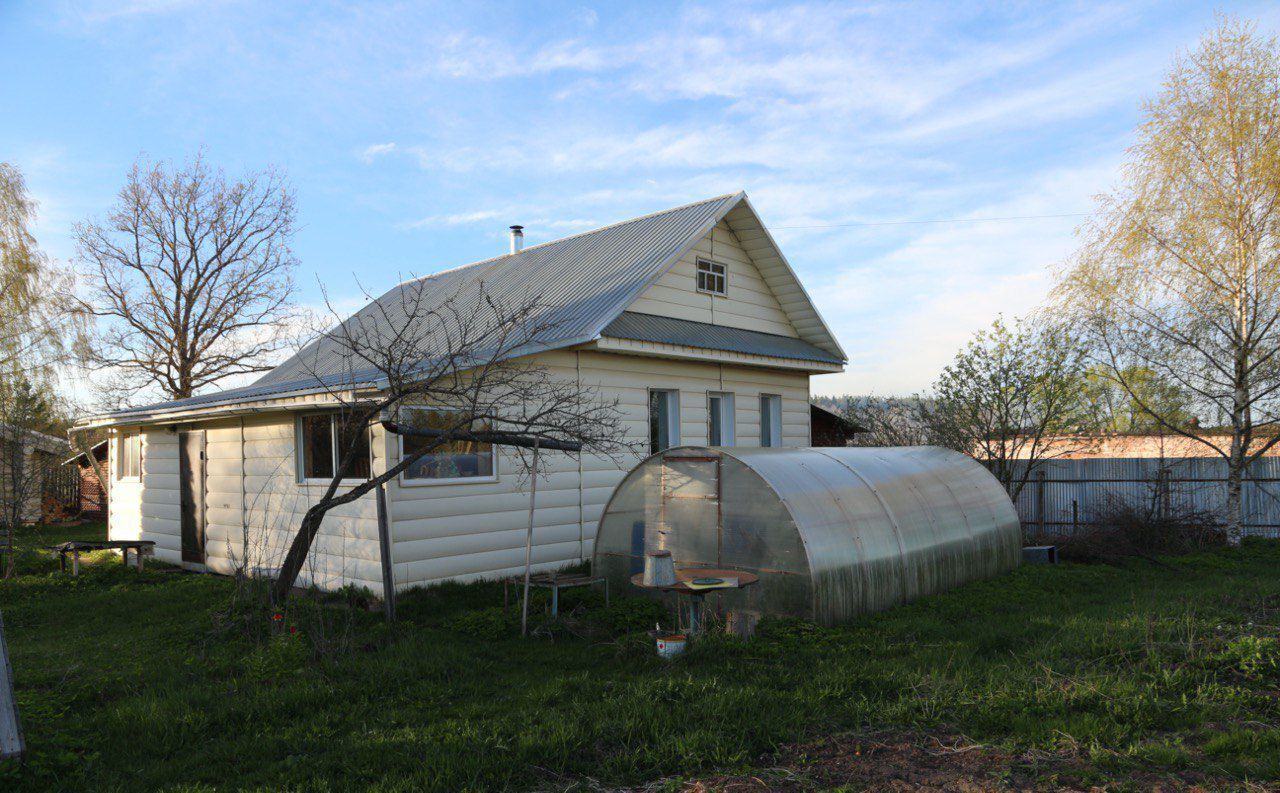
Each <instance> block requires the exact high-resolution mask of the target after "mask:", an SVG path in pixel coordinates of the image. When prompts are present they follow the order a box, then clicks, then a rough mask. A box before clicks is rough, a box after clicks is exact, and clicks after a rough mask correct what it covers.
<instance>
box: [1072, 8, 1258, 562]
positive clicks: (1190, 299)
mask: <svg viewBox="0 0 1280 793" xmlns="http://www.w3.org/2000/svg"><path fill="white" fill-rule="evenodd" d="M1130 154H1131V160H1130V162H1129V163H1128V165H1127V166H1126V168H1125V171H1124V180H1123V183H1122V186H1121V187H1120V188H1119V189H1118V190H1117V191H1116V192H1114V193H1112V194H1110V195H1108V196H1104V197H1103V198H1102V199H1100V201H1101V206H1100V209H1099V212H1098V214H1097V216H1096V219H1095V220H1094V221H1093V222H1092V223H1090V224H1089V225H1088V226H1086V227H1085V229H1084V230H1083V235H1084V245H1083V247H1082V249H1081V250H1080V252H1079V254H1078V256H1077V257H1076V259H1075V260H1074V261H1073V262H1072V264H1071V266H1070V268H1069V269H1068V271H1067V272H1066V273H1065V277H1064V279H1063V281H1062V283H1061V285H1060V287H1059V290H1058V297H1059V298H1060V299H1061V301H1062V304H1063V305H1064V306H1065V307H1066V308H1067V309H1068V310H1069V311H1071V312H1072V313H1073V314H1074V315H1075V316H1076V317H1077V318H1078V319H1079V321H1080V324H1081V326H1082V327H1083V328H1085V329H1087V330H1088V331H1089V332H1090V334H1091V335H1092V338H1093V344H1094V346H1095V347H1096V349H1097V353H1096V357H1097V359H1098V362H1099V363H1100V364H1101V366H1102V367H1104V368H1105V369H1106V370H1107V371H1108V373H1109V374H1110V376H1111V377H1112V378H1113V379H1114V381H1115V382H1116V383H1118V384H1119V385H1120V386H1121V387H1122V388H1123V389H1124V390H1125V392H1126V393H1127V394H1128V395H1129V396H1130V397H1131V398H1132V399H1133V400H1134V401H1135V402H1136V403H1138V404H1139V405H1140V406H1141V408H1142V410H1143V412H1144V413H1146V414H1147V415H1150V416H1152V417H1153V418H1154V419H1155V421H1156V422H1157V423H1158V424H1159V425H1160V426H1161V427H1163V428H1164V429H1166V430H1167V431H1169V432H1171V433H1173V434H1177V435H1181V436H1184V437H1186V438H1189V439H1192V440H1194V441H1196V442H1198V443H1200V444H1203V445H1204V446H1205V447H1207V448H1208V449H1210V450H1212V452H1214V453H1216V454H1217V455H1220V456H1221V457H1222V458H1223V459H1225V460H1226V461H1227V513H1228V514H1227V515H1226V521H1227V529H1228V537H1229V539H1230V540H1231V541H1232V542H1233V543H1236V542H1239V540H1240V537H1241V534H1242V520H1243V516H1242V514H1241V509H1242V503H1241V489H1242V482H1243V479H1244V476H1245V474H1246V471H1247V469H1248V466H1249V464H1250V463H1251V462H1252V461H1254V460H1256V459H1257V458H1258V457H1260V456H1261V455H1263V454H1266V453H1267V451H1268V450H1270V449H1271V448H1272V447H1273V446H1275V444H1276V443H1277V442H1280V433H1278V432H1277V430H1278V429H1280V428H1278V427H1277V420H1280V356H1278V353H1280V48H1278V47H1277V41H1276V39H1275V38H1264V37H1260V36H1258V35H1257V34H1256V33H1255V31H1254V29H1253V26H1252V25H1249V24H1245V23H1240V22H1236V21H1232V20H1229V19H1227V20H1223V21H1222V22H1221V23H1220V25H1219V27H1218V28H1217V29H1216V30H1215V31H1213V32H1212V33H1210V34H1209V35H1207V36H1206V37H1205V38H1204V40H1203V41H1202V42H1201V44H1200V46H1199V48H1198V49H1197V50H1195V51H1194V52H1191V53H1189V54H1187V55H1185V56H1182V57H1179V58H1178V59H1177V60H1176V61H1175V63H1174V65H1173V68H1172V69H1171V71H1170V73H1169V76H1168V77H1167V78H1166V80H1165V85H1164V90H1163V91H1162V92H1161V93H1160V94H1159V95H1158V96H1157V97H1156V98H1155V99H1154V100H1153V101H1151V102H1149V103H1147V105H1146V107H1145V119H1144V121H1143V123H1142V125H1141V127H1140V128H1139V130H1138V143H1137V145H1135V146H1134V147H1133V148H1132V149H1131V150H1130ZM1147 372H1153V373H1155V375H1156V376H1157V377H1158V378H1159V379H1161V380H1163V381H1165V382H1168V383H1170V384H1172V385H1174V386H1175V387H1176V388H1177V389H1178V390H1179V391H1181V392H1182V393H1184V394H1187V395H1189V397H1190V399H1191V405H1190V406H1187V405H1179V406H1177V409H1176V410H1172V411H1171V410H1169V409H1168V408H1167V407H1166V406H1162V405H1161V404H1158V402H1157V401H1156V400H1152V399H1150V398H1149V397H1148V396H1147V395H1145V394H1144V393H1143V390H1142V388H1141V385H1142V384H1141V382H1140V380H1139V379H1138V378H1137V377H1135V373H1137V374H1139V375H1142V376H1145V374H1144V373H1147ZM1188 407H1189V408H1190V411H1189V410H1188ZM1188 412H1192V413H1195V414H1198V415H1199V416H1200V417H1201V419H1202V420H1201V421H1200V422H1188V421H1187V420H1186V414H1187V413H1188ZM1214 424H1219V428H1218V429H1216V430H1215V429H1214V428H1213V425H1214ZM1222 424H1225V428H1222V427H1221V425H1222Z"/></svg>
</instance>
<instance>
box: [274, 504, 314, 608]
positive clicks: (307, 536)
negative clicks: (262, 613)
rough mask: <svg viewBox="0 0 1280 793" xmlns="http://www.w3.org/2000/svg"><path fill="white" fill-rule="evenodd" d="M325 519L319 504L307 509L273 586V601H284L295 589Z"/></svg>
mask: <svg viewBox="0 0 1280 793" xmlns="http://www.w3.org/2000/svg"><path fill="white" fill-rule="evenodd" d="M323 520H324V512H321V511H320V510H319V508H318V505H317V506H315V507H312V508H311V509H309V510H307V514H306V515H303V516H302V525H301V526H299V527H298V534H297V536H296V537H294V538H293V543H292V544H290V545H289V553H288V554H287V555H286V556H285V557H284V564H282V565H281V566H280V573H279V575H278V576H277V577H276V580H275V583H274V584H272V586H271V601H272V602H273V603H283V602H284V601H285V598H287V597H289V590H291V589H293V582H294V581H297V580H298V573H300V572H302V565H304V564H305V563H306V561H307V554H308V553H310V552H311V543H312V542H313V541H314V540H315V538H316V535H317V534H319V533H320V523H321V522H322V521H323Z"/></svg>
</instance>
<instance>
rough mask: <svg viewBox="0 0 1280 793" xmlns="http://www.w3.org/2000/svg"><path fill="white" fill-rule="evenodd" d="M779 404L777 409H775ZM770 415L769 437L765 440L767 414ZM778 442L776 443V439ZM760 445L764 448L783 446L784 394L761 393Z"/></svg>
mask: <svg viewBox="0 0 1280 793" xmlns="http://www.w3.org/2000/svg"><path fill="white" fill-rule="evenodd" d="M773 405H777V410H774V409H773ZM766 414H767V415H768V417H769V437H768V441H769V442H768V443H766V442H765V440H766V439H765V415H766ZM775 438H776V439H777V441H778V442H777V443H774V442H773V441H774V439H775ZM760 447H761V448H764V449H780V448H782V395H781V394H765V393H761V394H760Z"/></svg>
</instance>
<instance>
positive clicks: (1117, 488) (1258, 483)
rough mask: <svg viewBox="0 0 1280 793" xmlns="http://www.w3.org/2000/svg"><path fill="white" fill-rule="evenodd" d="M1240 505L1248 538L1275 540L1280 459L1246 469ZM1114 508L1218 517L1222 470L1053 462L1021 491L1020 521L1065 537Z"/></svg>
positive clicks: (1185, 463) (1178, 461) (1136, 462)
mask: <svg viewBox="0 0 1280 793" xmlns="http://www.w3.org/2000/svg"><path fill="white" fill-rule="evenodd" d="M1242 498H1243V502H1244V530H1245V534H1248V535H1254V536H1259V537H1280V457H1264V458H1262V459H1260V460H1257V461H1256V462H1254V463H1253V465H1251V466H1250V468H1249V476H1248V478H1247V479H1245V482H1244V489H1243V493H1242ZM1116 500H1121V501H1124V502H1127V503H1130V504H1135V505H1136V504H1149V505H1152V506H1153V507H1154V506H1157V505H1161V506H1162V508H1163V509H1165V510H1168V511H1171V512H1173V513H1175V514H1176V512H1177V511H1180V510H1183V509H1195V510H1202V511H1213V512H1217V513H1219V514H1223V513H1224V512H1225V507H1226V502H1227V463H1226V461H1225V460H1221V459H1210V458H1196V457H1186V458H1164V459H1160V458H1141V457H1127V458H1114V459H1093V460H1052V461H1050V462H1047V463H1045V464H1044V465H1043V466H1042V467H1041V468H1040V470H1039V471H1037V472H1036V473H1034V474H1032V475H1031V479H1030V480H1029V481H1028V482H1027V486H1026V487H1025V488H1023V490H1022V493H1021V494H1020V495H1019V497H1018V502H1017V507H1018V517H1019V518H1020V519H1021V520H1022V527H1023V529H1024V530H1025V531H1028V532H1033V533H1034V532H1040V533H1046V532H1047V533H1051V534H1052V533H1070V532H1071V531H1072V530H1073V528H1074V527H1075V526H1076V525H1078V524H1084V523H1088V522H1089V521H1090V519H1091V517H1092V515H1093V514H1094V513H1095V512H1096V510H1098V509H1100V508H1102V507H1103V506H1104V505H1106V504H1109V503H1113V502H1114V501H1116Z"/></svg>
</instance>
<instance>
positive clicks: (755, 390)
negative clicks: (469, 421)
mask: <svg viewBox="0 0 1280 793" xmlns="http://www.w3.org/2000/svg"><path fill="white" fill-rule="evenodd" d="M538 360H539V362H540V363H541V364H542V365H543V366H546V367H547V368H548V369H550V370H551V371H553V372H556V373H558V374H560V375H561V376H563V377H565V378H567V379H573V380H576V381H577V382H579V383H581V384H582V385H583V386H584V387H595V388H598V389H600V392H601V393H602V394H604V395H606V397H609V398H612V397H613V396H617V398H618V399H619V402H620V409H621V410H622V412H623V417H624V421H625V426H626V430H627V433H628V437H629V439H630V440H632V441H634V442H636V443H638V444H640V445H641V447H642V454H640V455H626V456H624V457H622V458H620V459H619V460H617V461H615V460H611V459H609V458H607V457H602V456H599V455H584V456H583V457H582V460H581V461H578V460H577V459H576V458H575V457H573V456H571V455H567V454H563V453H559V452H550V453H544V454H543V456H542V458H541V459H542V463H541V467H542V470H543V471H545V472H546V475H545V476H543V477H539V481H538V501H537V511H536V514H535V519H534V537H533V561H534V565H535V568H536V569H554V568H557V567H560V566H563V565H564V564H566V563H570V562H576V561H579V560H582V559H589V558H590V557H591V554H592V549H593V543H594V540H595V533H596V525H597V522H598V521H599V519H600V515H601V513H602V512H603V511H604V507H605V504H606V502H607V501H608V500H609V497H610V496H611V495H612V493H613V489H614V487H615V486H617V484H618V482H620V481H622V478H623V476H624V475H625V474H626V472H627V471H629V470H631V468H632V467H634V466H635V464H636V463H638V462H639V461H640V460H641V459H643V457H644V456H647V454H648V439H649V419H648V415H649V408H648V405H649V389H651V388H660V389H676V390H679V391H680V443H685V444H705V443H706V442H707V432H708V416H707V392H708V391H717V392H731V393H733V394H734V395H735V399H734V401H735V413H736V416H735V423H736V435H737V443H738V445H740V446H756V445H759V442H760V414H759V395H760V394H761V393H766V394H778V395H780V396H782V399H783V444H784V445H786V446H807V445H808V444H809V378H808V375H807V374H805V373H802V372H801V373H790V372H781V371H776V370H766V369H752V368H746V367H738V366H731V365H721V364H712V363H694V362H682V361H670V360H666V359H661V358H643V357H639V356H630V355H613V354H608V353H598V352H586V351H583V352H554V353H546V354H544V355H541V356H539V357H538ZM398 455H399V449H398V444H396V443H395V442H394V440H393V442H392V449H391V456H392V460H393V462H394V461H395V460H398V459H399V458H398ZM498 473H499V475H498V481H497V482H477V483H468V484H441V485H401V484H399V483H397V484H395V485H393V486H392V487H391V488H390V490H389V496H390V500H391V515H392V518H393V520H394V527H393V532H394V534H393V536H394V539H395V543H394V548H393V551H392V557H393V559H394V561H395V574H396V582H397V585H398V586H399V587H408V586H415V585H420V584H424V583H430V582H434V581H440V580H445V579H456V580H472V579H477V578H493V577H498V576H502V575H507V574H514V573H516V572H519V571H521V570H523V568H524V543H525V532H526V530H527V525H528V516H529V490H528V486H527V483H520V482H517V481H516V480H517V476H516V460H515V459H514V458H513V457H512V455H511V454H510V453H508V452H502V451H500V452H499V459H498Z"/></svg>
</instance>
